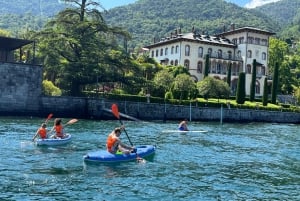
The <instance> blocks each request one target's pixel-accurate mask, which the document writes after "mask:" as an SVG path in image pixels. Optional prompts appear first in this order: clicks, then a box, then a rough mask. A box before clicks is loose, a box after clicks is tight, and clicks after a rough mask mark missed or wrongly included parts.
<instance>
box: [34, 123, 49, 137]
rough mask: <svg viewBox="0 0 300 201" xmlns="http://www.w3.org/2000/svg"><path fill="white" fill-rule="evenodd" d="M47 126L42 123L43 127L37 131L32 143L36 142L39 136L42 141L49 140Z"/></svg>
mask: <svg viewBox="0 0 300 201" xmlns="http://www.w3.org/2000/svg"><path fill="white" fill-rule="evenodd" d="M46 127H47V125H46V124H45V123H42V125H41V127H40V128H39V129H38V130H37V131H36V133H35V135H34V136H33V138H32V141H34V140H35V138H36V137H37V136H39V137H40V138H41V139H46V138H47V129H46Z"/></svg>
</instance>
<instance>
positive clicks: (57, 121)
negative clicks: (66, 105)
mask: <svg viewBox="0 0 300 201" xmlns="http://www.w3.org/2000/svg"><path fill="white" fill-rule="evenodd" d="M60 123H61V119H59V118H56V119H55V120H54V124H55V125H56V126H58V125H59V124H60Z"/></svg>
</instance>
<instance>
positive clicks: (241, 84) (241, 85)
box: [236, 72, 246, 104]
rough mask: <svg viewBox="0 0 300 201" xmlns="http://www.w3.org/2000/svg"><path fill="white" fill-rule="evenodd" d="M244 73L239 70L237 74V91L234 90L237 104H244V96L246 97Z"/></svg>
mask: <svg viewBox="0 0 300 201" xmlns="http://www.w3.org/2000/svg"><path fill="white" fill-rule="evenodd" d="M245 85H246V75H245V73H244V72H241V73H240V74H239V80H238V86H237V92H236V102H237V103H238V104H244V103H245V97H246V88H245V87H246V86H245Z"/></svg>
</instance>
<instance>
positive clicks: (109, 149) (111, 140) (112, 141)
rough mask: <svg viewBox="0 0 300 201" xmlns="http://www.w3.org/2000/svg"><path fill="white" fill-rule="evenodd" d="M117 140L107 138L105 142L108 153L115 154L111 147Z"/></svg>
mask: <svg viewBox="0 0 300 201" xmlns="http://www.w3.org/2000/svg"><path fill="white" fill-rule="evenodd" d="M117 140H118V139H117V138H115V137H114V136H113V135H109V136H108V137H107V140H106V148H107V151H108V152H110V153H115V152H116V151H117V150H113V147H114V145H115V143H116V141H117Z"/></svg>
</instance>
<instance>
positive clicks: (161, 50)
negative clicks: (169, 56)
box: [160, 48, 164, 56]
mask: <svg viewBox="0 0 300 201" xmlns="http://www.w3.org/2000/svg"><path fill="white" fill-rule="evenodd" d="M163 55H164V49H162V48H161V49H160V56H163Z"/></svg>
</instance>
